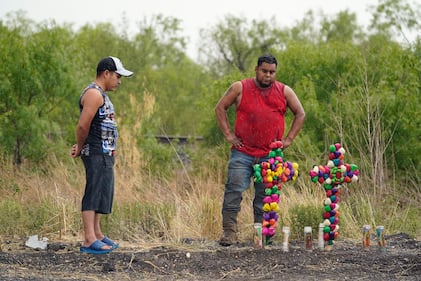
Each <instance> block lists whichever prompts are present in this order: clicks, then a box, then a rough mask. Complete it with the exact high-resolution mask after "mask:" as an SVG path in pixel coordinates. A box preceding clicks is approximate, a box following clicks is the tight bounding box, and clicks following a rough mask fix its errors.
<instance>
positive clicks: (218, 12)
mask: <svg viewBox="0 0 421 281" xmlns="http://www.w3.org/2000/svg"><path fill="white" fill-rule="evenodd" d="M377 4H378V0H355V1H352V0H291V1H283V0H265V1H259V0H209V1H208V0H67V1H62V0H1V1H0V19H2V20H4V19H5V15H6V14H7V13H9V12H12V11H18V10H23V11H26V16H27V17H28V18H30V19H32V20H35V21H37V22H39V21H43V20H50V19H54V20H56V22H57V23H59V24H61V23H71V24H73V26H74V27H76V28H78V27H80V26H82V25H84V24H86V23H98V22H111V23H112V24H113V25H115V26H117V25H119V24H121V23H122V20H121V18H122V16H125V17H126V18H127V20H128V22H129V24H130V26H128V27H127V29H128V30H129V31H130V30H133V31H135V30H136V26H137V23H139V22H140V21H141V20H143V19H144V17H149V16H151V15H156V14H163V15H165V16H172V17H175V18H177V19H180V20H181V28H182V29H183V30H184V33H183V35H185V36H187V37H188V38H189V40H190V43H189V46H188V53H189V54H190V55H192V56H195V51H194V50H195V49H196V48H197V43H198V42H197V41H198V32H199V29H201V28H206V27H209V26H212V25H214V24H215V23H216V22H219V21H221V20H222V19H223V18H224V16H225V15H227V14H231V15H235V16H241V17H243V16H244V17H247V18H248V19H250V20H251V19H257V20H264V19H270V18H271V17H273V16H274V17H275V18H276V21H277V24H279V25H280V26H281V27H283V26H291V25H293V24H294V23H295V22H297V21H298V20H300V19H301V18H302V17H303V16H304V14H305V13H306V12H307V11H308V10H313V11H314V12H315V13H316V14H317V13H319V12H320V11H322V12H323V13H324V14H326V15H328V16H334V15H335V14H337V13H338V12H339V11H344V10H346V9H348V10H349V11H350V12H354V13H356V14H357V20H358V23H359V24H360V25H363V26H366V25H368V23H369V20H370V18H371V16H370V13H369V9H368V7H369V6H370V5H374V6H377Z"/></svg>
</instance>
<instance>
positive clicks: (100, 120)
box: [79, 83, 118, 156]
mask: <svg viewBox="0 0 421 281" xmlns="http://www.w3.org/2000/svg"><path fill="white" fill-rule="evenodd" d="M92 88H94V89H97V90H98V91H99V92H100V93H101V95H102V97H103V98H104V103H103V104H102V106H100V107H99V108H98V111H97V112H96V114H95V117H94V119H93V120H92V123H91V127H90V129H89V133H88V137H87V138H86V140H85V144H84V145H83V148H82V151H81V155H85V156H89V155H93V154H108V155H114V151H115V150H116V148H117V139H118V131H117V122H116V121H115V116H114V106H113V104H112V102H111V100H110V99H109V97H108V96H107V94H106V93H105V92H104V91H103V90H102V89H101V88H100V87H99V86H98V85H96V84H94V83H91V84H89V85H88V86H87V87H86V88H85V89H84V90H83V91H82V94H81V95H80V98H79V108H80V112H82V109H83V107H82V104H81V100H82V97H83V95H84V94H85V93H86V91H87V90H89V89H92Z"/></svg>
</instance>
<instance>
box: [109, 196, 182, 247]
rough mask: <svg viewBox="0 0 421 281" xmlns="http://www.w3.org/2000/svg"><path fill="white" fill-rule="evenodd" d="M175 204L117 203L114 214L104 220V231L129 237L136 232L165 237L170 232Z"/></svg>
mask: <svg viewBox="0 0 421 281" xmlns="http://www.w3.org/2000/svg"><path fill="white" fill-rule="evenodd" d="M174 214H175V206H174V205H173V204H169V203H153V204H149V203H144V202H137V203H127V204H121V205H120V204H115V206H114V210H113V214H112V215H111V216H106V217H104V219H103V220H102V228H103V231H104V232H106V233H109V235H111V236H118V237H121V239H128V238H132V237H128V235H130V234H133V233H136V234H139V235H141V236H142V237H143V238H145V237H164V236H165V235H167V234H168V230H169V229H170V226H171V222H172V219H173V218H174ZM167 238H168V237H167Z"/></svg>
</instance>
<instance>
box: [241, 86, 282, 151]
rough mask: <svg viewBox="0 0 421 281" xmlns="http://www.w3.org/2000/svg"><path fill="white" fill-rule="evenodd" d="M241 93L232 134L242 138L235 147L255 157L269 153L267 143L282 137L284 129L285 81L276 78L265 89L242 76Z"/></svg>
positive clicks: (268, 144)
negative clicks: (238, 146)
mask: <svg viewBox="0 0 421 281" xmlns="http://www.w3.org/2000/svg"><path fill="white" fill-rule="evenodd" d="M241 83H242V85H243V91H242V97H241V101H240V104H239V105H238V106H237V109H236V120H235V135H236V136H237V137H238V138H240V139H241V140H242V142H243V147H240V148H236V149H237V150H239V151H241V152H243V153H246V154H248V155H251V156H254V157H264V156H267V155H268V154H269V151H270V147H269V146H270V144H271V143H272V142H273V141H275V140H282V137H283V135H284V129H285V122H284V115H285V112H286V100H285V94H284V88H285V85H284V84H282V83H281V82H279V81H275V82H274V83H273V84H272V86H270V87H269V88H268V89H261V88H259V87H257V86H256V84H255V82H254V78H249V79H244V80H242V81H241Z"/></svg>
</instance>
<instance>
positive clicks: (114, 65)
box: [96, 56, 133, 77]
mask: <svg viewBox="0 0 421 281" xmlns="http://www.w3.org/2000/svg"><path fill="white" fill-rule="evenodd" d="M104 70H109V71H114V72H116V73H118V74H120V75H121V76H125V77H130V76H132V75H133V72H132V71H130V70H127V69H125V68H124V66H123V64H122V63H121V61H120V59H119V58H116V57H112V56H109V57H106V58H103V59H102V60H101V61H100V62H99V63H98V66H97V68H96V72H97V74H98V73H100V72H102V71H104Z"/></svg>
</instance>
